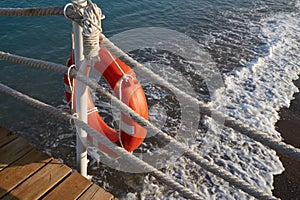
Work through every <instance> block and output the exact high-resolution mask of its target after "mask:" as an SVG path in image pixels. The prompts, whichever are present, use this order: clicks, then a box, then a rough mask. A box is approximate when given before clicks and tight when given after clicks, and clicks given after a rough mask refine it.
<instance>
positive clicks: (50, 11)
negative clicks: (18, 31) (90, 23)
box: [0, 6, 82, 24]
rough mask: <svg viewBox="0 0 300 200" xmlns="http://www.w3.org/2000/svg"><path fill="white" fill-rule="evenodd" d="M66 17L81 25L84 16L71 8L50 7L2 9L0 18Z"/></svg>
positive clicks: (0, 9)
mask: <svg viewBox="0 0 300 200" xmlns="http://www.w3.org/2000/svg"><path fill="white" fill-rule="evenodd" d="M55 15H57V16H64V15H65V16H66V17H68V18H69V19H71V20H73V21H75V22H77V23H79V24H80V22H81V20H82V16H81V15H79V14H78V13H76V12H75V11H74V10H73V8H72V7H71V6H68V7H66V8H65V7H63V6H49V7H33V8H0V16H9V17H20V16H22V17H29V16H37V17H42V16H55Z"/></svg>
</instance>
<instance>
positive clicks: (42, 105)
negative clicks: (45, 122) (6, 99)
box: [0, 83, 202, 200]
mask: <svg viewBox="0 0 300 200" xmlns="http://www.w3.org/2000/svg"><path fill="white" fill-rule="evenodd" d="M0 92H4V93H6V94H8V95H10V96H12V97H14V98H16V99H18V100H20V101H22V102H25V103H27V104H29V105H30V106H32V107H35V108H37V109H40V110H42V111H45V112H47V113H50V114H51V115H54V116H56V117H59V118H63V119H66V120H73V121H75V124H76V125H77V126H79V127H80V128H82V129H84V130H85V131H86V132H87V133H88V134H89V135H90V136H92V137H93V138H94V139H95V140H98V141H99V142H101V144H103V145H105V146H106V147H108V148H110V149H111V150H113V151H114V152H116V153H117V154H119V155H120V156H122V157H125V158H126V159H127V160H128V161H129V162H130V163H132V164H133V165H134V166H138V167H140V168H141V169H145V170H146V171H149V172H150V174H152V175H153V176H154V177H156V178H157V179H159V180H161V181H162V182H164V183H165V184H166V185H167V186H169V187H170V188H172V189H173V190H175V191H177V192H179V193H180V194H181V195H182V196H183V197H185V198H187V199H195V200H201V199H202V198H201V197H200V196H199V195H197V194H196V193H194V192H192V191H191V190H190V189H188V188H185V187H184V186H182V185H181V184H179V183H177V182H176V181H174V180H173V179H171V178H170V177H168V176H167V175H165V174H164V173H162V172H161V171H159V170H157V169H156V168H154V167H153V166H151V165H149V164H148V163H146V162H144V161H142V160H140V159H139V158H137V157H135V156H134V155H132V154H131V153H129V152H127V151H126V150H125V149H123V148H120V147H118V146H116V145H115V144H114V143H112V142H111V141H109V140H108V139H107V138H106V137H105V136H103V135H102V134H99V133H98V132H97V131H96V130H94V129H93V128H92V127H90V126H89V125H88V124H86V123H85V122H83V121H81V120H80V119H78V115H75V114H73V115H69V114H67V113H62V112H61V111H60V110H59V109H57V108H55V107H53V106H50V105H48V104H46V103H43V102H41V101H38V100H36V99H33V98H31V97H29V96H27V95H25V94H22V93H20V92H18V91H16V90H14V89H12V88H9V87H8V86H6V85H3V84H2V83H0Z"/></svg>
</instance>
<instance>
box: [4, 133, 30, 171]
mask: <svg viewBox="0 0 300 200" xmlns="http://www.w3.org/2000/svg"><path fill="white" fill-rule="evenodd" d="M33 148H34V147H33V146H32V145H31V144H29V143H28V142H26V141H25V140H24V139H22V138H17V139H15V140H13V141H12V142H10V143H8V144H7V145H5V146H3V147H2V148H0V171H1V170H3V169H4V168H5V167H7V166H8V165H10V164H11V163H13V162H14V161H16V160H18V159H19V158H21V157H22V156H23V155H25V154H26V153H28V152H29V151H31V150H32V149H33Z"/></svg>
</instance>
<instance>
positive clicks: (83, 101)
mask: <svg viewBox="0 0 300 200" xmlns="http://www.w3.org/2000/svg"><path fill="white" fill-rule="evenodd" d="M72 2H73V3H75V4H78V5H80V6H85V5H86V4H87V2H86V1H83V0H72ZM73 27H74V54H75V55H74V56H75V65H76V66H77V67H80V69H79V71H80V72H81V73H83V74H86V75H88V74H87V66H86V65H85V66H81V65H82V63H83V60H84V56H83V39H82V28H81V27H80V26H79V25H78V24H77V23H75V22H73ZM87 92H88V87H87V86H86V85H85V84H83V83H82V82H80V81H76V112H77V114H78V115H79V119H81V120H82V121H84V122H87V108H88V101H87V100H88V99H87V94H88V93H87ZM76 129H77V137H76V159H77V161H76V162H77V170H78V171H79V172H80V173H81V175H83V176H84V177H87V166H88V160H87V149H86V146H85V144H86V143H87V141H86V140H87V133H86V132H85V131H84V130H83V129H81V128H79V127H76Z"/></svg>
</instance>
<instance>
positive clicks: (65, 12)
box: [64, 3, 73, 19]
mask: <svg viewBox="0 0 300 200" xmlns="http://www.w3.org/2000/svg"><path fill="white" fill-rule="evenodd" d="M69 6H72V7H73V4H72V3H67V4H66V5H65V7H64V16H65V18H66V19H70V18H69V17H68V15H67V9H68V7H69Z"/></svg>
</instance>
